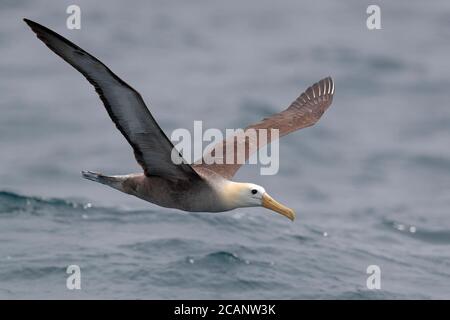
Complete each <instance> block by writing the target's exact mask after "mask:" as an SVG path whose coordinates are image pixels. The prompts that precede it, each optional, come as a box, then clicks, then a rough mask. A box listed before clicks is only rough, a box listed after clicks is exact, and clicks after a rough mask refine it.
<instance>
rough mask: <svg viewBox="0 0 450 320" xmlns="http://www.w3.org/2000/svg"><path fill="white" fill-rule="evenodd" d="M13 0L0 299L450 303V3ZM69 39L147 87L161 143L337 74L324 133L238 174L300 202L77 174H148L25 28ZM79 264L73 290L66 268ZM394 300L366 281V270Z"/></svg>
mask: <svg viewBox="0 0 450 320" xmlns="http://www.w3.org/2000/svg"><path fill="white" fill-rule="evenodd" d="M70 4H72V2H71V1H33V2H31V1H2V2H0V25H1V28H0V52H1V59H0V92H1V95H0V114H1V115H0V150H1V151H0V152H1V153H0V298H4V299H23V298H34V299H50V298H63V299H81V298H86V299H97V298H107V299H116V298H124V299H153V298H160V299H176V298H180V299H183V298H191V299H201V298H212V299H306V298H311V299H324V298H330V299H449V298H450V212H449V208H450V104H449V101H450V90H449V89H448V88H449V87H450V76H449V74H450V73H449V71H450V60H449V59H448V57H449V54H450V41H449V39H450V3H449V2H448V1H444V0H442V1H433V2H432V3H427V2H424V1H419V0H417V1H377V4H378V5H379V6H380V7H381V24H382V29H381V30H372V31H371V30H368V29H367V27H366V18H367V14H366V8H367V6H368V5H369V4H372V3H370V2H366V1H357V0H352V1H339V2H337V1H320V2H317V1H296V0H295V1H294V0H292V1H285V0H282V1H276V2H274V1H269V0H258V1H256V0H255V1H218V0H213V1H200V0H194V1H181V0H179V1H170V2H169V1H162V0H160V1H136V2H133V5H130V4H128V3H127V2H124V1H118V0H117V1H95V2H93V1H87V0H80V1H77V4H78V5H79V6H80V7H81V10H82V28H81V30H68V29H67V28H66V27H65V20H66V17H67V14H66V13H65V10H66V8H67V6H68V5H70ZM23 17H28V18H30V19H32V20H35V21H37V22H39V23H42V24H44V25H46V26H48V27H50V28H52V29H54V30H55V31H57V32H58V33H61V34H62V35H64V36H66V37H68V38H69V39H71V40H72V41H74V42H75V43H77V44H78V45H80V46H81V47H83V48H85V49H86V50H87V51H89V52H90V53H92V54H94V55H95V56H97V57H98V58H100V59H101V60H102V61H104V62H105V63H106V64H107V65H108V66H109V67H110V68H111V69H112V70H113V71H114V72H116V73H117V74H118V75H119V76H120V77H122V79H124V80H125V81H127V82H128V83H130V84H131V85H132V86H133V87H135V88H136V89H137V90H139V91H140V92H141V94H142V95H143V97H144V99H145V101H146V102H147V104H148V105H149V107H150V110H151V112H152V113H153V115H154V116H155V118H156V119H157V120H158V121H159V123H160V125H161V126H162V128H163V129H164V130H165V132H166V133H167V134H170V132H171V131H172V130H174V129H176V128H187V129H191V128H192V127H193V121H194V120H203V121H204V127H205V128H219V129H225V128H239V127H244V126H245V125H247V124H248V123H251V122H253V121H257V120H259V119H261V118H262V117H265V116H267V115H270V114H271V113H275V112H278V111H279V110H282V109H283V108H284V107H285V106H287V105H288V104H289V103H290V102H291V101H292V100H293V99H295V98H296V97H297V96H298V95H299V94H300V93H301V92H302V91H303V90H304V89H305V88H306V87H307V86H309V85H310V84H312V83H314V82H316V81H318V80H319V79H321V78H323V77H325V76H328V75H331V76H332V77H333V78H334V80H335V83H336V94H335V98H334V101H333V104H332V106H331V108H330V109H329V110H328V111H327V112H326V114H325V115H324V116H323V117H322V119H321V120H320V121H319V123H318V124H317V125H316V126H314V127H312V128H308V129H305V130H302V131H301V132H297V133H294V134H292V135H289V136H287V137H284V138H283V139H282V140H281V143H280V155H281V164H280V171H279V173H278V174H277V175H274V176H261V175H259V168H258V167H257V166H254V165H253V166H252V165H248V166H244V167H242V169H241V170H240V171H239V172H238V174H237V175H236V176H235V180H237V181H248V182H254V183H258V184H260V185H262V186H264V187H265V188H266V190H267V191H268V192H269V193H271V194H272V195H273V196H274V198H276V199H278V200H280V202H282V203H285V204H286V205H288V206H290V207H292V208H294V209H295V210H296V212H297V215H298V218H297V220H296V221H295V222H294V223H291V222H290V221H289V220H287V219H285V218H283V217H281V216H279V215H277V214H273V213H271V212H269V211H267V210H265V209H260V208H251V209H239V210H234V211H231V212H227V213H222V214H217V213H216V214H212V213H185V212H181V211H178V210H172V209H166V208H160V207H157V206H155V205H152V204H149V203H146V202H143V201H141V200H138V199H135V198H132V197H130V196H127V195H124V194H120V193H119V192H117V191H115V190H113V189H109V188H107V187H105V186H103V185H100V184H95V183H93V182H90V181H87V180H84V179H82V178H81V175H80V171H81V170H94V171H100V172H104V173H106V174H125V173H130V172H139V170H140V168H139V166H138V165H137V164H136V162H135V160H134V157H133V155H132V152H131V148H130V147H129V146H128V145H127V143H126V141H125V139H123V137H122V136H121V135H120V133H119V132H118V131H117V130H116V129H115V127H114V125H113V124H112V122H111V121H110V119H109V118H108V116H107V114H106V112H105V110H104V108H103V106H102V104H101V102H100V100H99V99H98V97H97V96H96V94H95V92H94V90H93V89H92V88H91V86H90V85H89V84H88V83H87V81H86V80H85V79H84V78H83V77H82V76H81V75H80V74H78V72H76V71H75V70H74V69H72V68H71V67H70V66H68V65H67V64H66V63H65V62H64V61H62V60H61V59H60V58H58V57H57V56H55V55H54V54H53V53H52V52H50V51H49V50H48V49H47V48H46V47H45V46H44V45H43V44H42V43H41V42H40V41H39V40H37V39H36V38H35V36H34V35H33V34H32V33H31V31H30V30H29V29H28V27H27V26H26V25H25V24H24V23H23V21H22V18H23ZM72 264H75V265H78V266H80V269H81V290H68V289H67V288H66V279H67V277H68V274H67V273H66V268H67V266H69V265H72ZM370 265H377V266H379V267H380V270H381V289H379V290H376V289H375V290H370V289H368V288H367V286H366V280H367V277H368V276H369V275H368V274H367V273H366V270H367V267H368V266H370Z"/></svg>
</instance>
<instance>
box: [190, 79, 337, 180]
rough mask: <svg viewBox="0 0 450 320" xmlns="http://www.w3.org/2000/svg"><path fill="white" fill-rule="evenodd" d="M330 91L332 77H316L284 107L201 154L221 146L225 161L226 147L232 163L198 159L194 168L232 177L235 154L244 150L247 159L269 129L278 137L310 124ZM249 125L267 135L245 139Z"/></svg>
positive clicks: (325, 105) (324, 106) (329, 98)
mask: <svg viewBox="0 0 450 320" xmlns="http://www.w3.org/2000/svg"><path fill="white" fill-rule="evenodd" d="M333 95H334V82H333V79H331V77H327V78H325V79H322V80H320V81H319V82H317V83H315V84H313V85H312V86H310V87H309V88H308V89H306V90H305V92H303V93H302V94H301V95H300V96H299V97H298V98H297V99H296V100H295V101H294V102H292V104H291V105H290V106H289V107H288V108H287V109H286V110H284V111H282V112H280V113H277V114H274V115H272V116H270V117H268V118H265V119H263V120H262V121H260V122H257V123H254V124H252V125H250V126H248V127H247V128H245V129H244V134H243V135H240V136H237V135H235V136H231V137H229V138H227V139H225V140H223V141H222V142H219V143H218V144H217V145H216V146H214V147H213V148H212V149H211V152H210V153H209V154H206V155H205V157H210V156H212V157H214V156H215V151H216V150H222V151H223V152H224V157H223V159H224V161H223V162H225V160H226V158H227V157H226V150H234V163H232V164H227V163H223V164H218V163H213V164H207V162H205V161H202V163H201V164H197V165H196V166H194V168H195V167H202V168H207V169H209V170H212V171H214V172H216V173H218V174H220V175H222V176H223V177H225V178H227V179H230V178H232V177H233V176H234V175H235V173H236V172H237V171H238V170H239V168H240V167H241V165H242V163H237V159H239V156H240V155H239V154H238V153H239V152H245V154H244V155H243V157H244V158H245V160H246V161H247V160H248V159H249V158H250V156H251V155H252V154H253V153H254V152H256V151H257V150H258V149H259V148H262V147H263V146H264V145H266V144H269V143H270V142H271V141H272V137H271V135H270V131H269V130H270V129H278V130H279V131H278V132H279V137H280V138H281V137H282V136H285V135H287V134H289V133H291V132H293V131H297V130H300V129H302V128H306V127H309V126H312V125H314V124H315V123H316V122H317V121H318V120H319V119H320V117H321V116H322V115H323V113H324V112H325V111H326V110H327V109H328V107H329V106H330V105H331V102H332V101H333ZM249 129H256V131H258V130H259V129H267V130H268V133H269V135H268V138H267V139H266V140H264V139H262V140H261V141H260V140H258V139H259V138H258V136H256V140H255V139H249V136H250V135H246V133H248V132H249ZM205 157H204V158H205ZM230 158H231V157H230Z"/></svg>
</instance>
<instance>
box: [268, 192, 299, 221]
mask: <svg viewBox="0 0 450 320" xmlns="http://www.w3.org/2000/svg"><path fill="white" fill-rule="evenodd" d="M262 205H263V207H264V208H267V209H270V210H273V211H275V212H278V213H280V214H282V215H283V216H285V217H287V218H289V219H291V220H292V221H294V219H295V212H294V210H292V209H289V208H288V207H286V206H283V205H282V204H281V203H279V202H277V201H275V199H273V198H272V197H271V196H269V195H268V194H267V193H264V194H263V197H262Z"/></svg>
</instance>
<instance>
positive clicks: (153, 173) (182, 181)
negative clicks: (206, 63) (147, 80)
mask: <svg viewBox="0 0 450 320" xmlns="http://www.w3.org/2000/svg"><path fill="white" fill-rule="evenodd" d="M24 21H25V22H26V23H27V24H28V26H30V28H31V29H32V30H33V31H34V32H35V33H36V35H37V37H38V38H39V39H40V40H42V41H43V42H44V43H45V44H46V45H47V47H49V48H50V50H52V51H53V52H54V53H56V54H57V55H58V56H60V57H61V58H63V59H64V60H65V61H66V62H68V63H69V64H70V65H72V66H73V67H74V68H75V69H77V70H78V71H79V72H81V74H83V76H84V77H86V79H87V80H88V81H89V82H90V83H91V84H92V85H93V86H94V87H95V90H96V92H97V93H98V95H99V96H100V99H101V100H102V101H103V104H104V105H105V108H106V111H107V112H108V114H109V116H110V117H111V119H112V121H113V122H114V123H115V125H116V127H117V128H118V129H119V131H120V132H121V133H122V134H123V136H124V137H125V139H126V140H127V141H128V143H129V144H130V145H131V147H132V148H133V151H134V155H135V158H136V160H137V162H138V163H139V164H140V165H141V166H142V168H143V173H137V174H128V175H115V176H107V175H103V174H99V173H94V172H91V171H83V172H82V175H83V177H84V178H86V179H89V180H93V181H96V182H99V183H102V184H105V185H108V186H110V187H112V188H115V189H117V190H119V191H122V192H124V193H127V194H130V195H133V196H136V197H138V198H141V199H143V200H146V201H149V202H152V203H154V204H157V205H159V206H163V207H169V208H176V209H180V210H184V211H205V212H222V211H228V210H232V209H236V208H241V207H256V206H263V207H265V208H268V209H271V210H273V211H275V212H278V213H280V214H282V215H284V216H286V217H287V218H289V219H291V220H294V218H295V212H294V211H293V210H292V209H290V208H288V207H286V206H284V205H282V204H280V203H279V202H277V201H275V200H274V199H273V198H272V197H271V196H269V194H268V193H267V192H266V191H265V189H264V188H263V187H261V186H259V185H256V184H253V183H238V182H233V181H231V180H230V179H231V178H232V177H233V176H234V174H235V173H236V171H237V170H238V169H239V168H240V166H241V164H228V163H224V164H218V163H212V164H206V163H200V164H193V165H189V164H187V163H185V162H181V163H179V164H176V163H175V162H174V161H172V158H171V152H172V150H173V148H174V146H173V145H172V143H171V141H170V140H169V139H168V138H167V136H166V135H165V134H164V132H163V131H162V130H161V128H160V127H159V125H158V123H157V122H156V121H155V119H154V118H153V116H152V115H151V113H150V111H149V110H148V109H147V107H146V105H145V103H144V100H143V99H142V97H141V95H140V94H139V93H138V92H137V91H136V90H134V89H133V88H132V87H131V86H129V85H128V84H127V83H125V82H124V81H123V80H122V79H120V78H119V77H118V76H117V75H115V74H114V73H113V72H112V71H111V70H110V69H109V68H108V67H107V66H106V65H104V64H103V63H102V62H101V61H100V60H98V59H97V58H95V57H94V56H92V55H90V54H89V53H87V52H86V51H84V50H83V49H81V48H80V47H78V46H77V45H75V44H73V43H72V42H70V41H69V40H67V39H66V38H64V37H62V36H61V35H59V34H57V33H56V32H54V31H52V30H50V29H48V28H46V27H44V26H42V25H40V24H38V23H36V22H33V21H30V20H28V19H24ZM333 94H334V83H333V80H332V79H331V78H330V77H327V78H325V79H322V80H320V81H319V82H317V83H315V84H313V85H312V86H311V87H309V88H308V89H307V90H306V91H305V92H304V93H302V94H301V95H300V96H299V97H298V98H297V99H296V100H295V101H294V102H293V103H292V104H291V105H290V106H289V107H288V108H287V109H286V110H284V111H282V112H280V113H277V114H274V115H272V116H270V117H269V118H265V119H264V120H262V121H260V122H257V123H255V124H252V125H250V126H248V127H247V128H245V129H244V132H246V130H249V129H257V130H258V129H278V130H279V137H281V136H284V135H286V134H288V133H291V132H293V131H296V130H299V129H302V128H305V127H309V126H312V125H313V124H315V123H316V122H317V121H318V120H319V118H320V117H321V116H322V114H323V113H324V112H325V110H326V109H327V108H328V107H329V106H330V104H331V102H332V100H333ZM270 142H271V138H270V136H269V137H268V139H267V141H266V144H268V143H270ZM220 143H221V144H222V145H226V144H232V145H234V148H237V147H238V144H244V148H245V150H246V151H247V152H246V153H245V159H246V160H248V159H249V157H250V155H251V153H252V152H254V151H255V148H250V147H251V146H250V144H251V143H250V142H249V140H248V139H243V140H242V139H240V140H239V139H234V137H228V138H225V140H224V141H222V142H220ZM241 146H242V145H241ZM259 147H262V144H261V145H258V147H256V149H257V148H259ZM251 149H252V151H251V152H250V150H251ZM226 150H228V149H226Z"/></svg>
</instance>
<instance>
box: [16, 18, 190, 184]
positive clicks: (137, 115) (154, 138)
mask: <svg viewBox="0 0 450 320" xmlns="http://www.w3.org/2000/svg"><path fill="white" fill-rule="evenodd" d="M24 21H25V22H26V23H27V24H28V25H29V26H30V28H31V29H32V30H33V31H34V32H35V33H36V35H37V37H38V38H39V39H40V40H42V41H43V42H44V43H45V44H46V45H47V47H49V48H50V49H51V50H52V51H53V52H54V53H56V54H57V55H58V56H60V57H61V58H63V59H64V60H65V61H66V62H68V63H69V64H70V65H72V66H73V67H74V68H75V69H76V70H78V71H79V72H80V73H82V74H83V75H84V76H85V77H86V79H87V80H88V81H89V82H90V83H91V84H92V85H93V86H94V88H95V90H96V92H97V93H98V95H99V97H100V99H101V100H102V101H103V104H104V105H105V108H106V110H107V112H108V114H109V116H110V117H111V119H112V121H113V122H114V123H115V125H116V127H117V128H118V129H119V131H120V132H121V133H122V134H123V136H124V137H125V139H126V140H127V141H128V143H129V144H130V145H131V146H132V147H133V150H134V154H135V157H136V160H137V162H138V163H139V164H140V165H141V166H142V168H143V169H144V172H145V174H146V175H147V176H150V175H155V176H161V177H165V178H170V179H177V180H179V179H181V180H184V179H192V178H199V176H198V175H197V173H196V172H195V171H194V170H193V169H192V167H191V166H190V165H188V164H185V163H182V164H179V165H177V164H175V163H173V162H172V159H171V152H172V149H173V145H172V143H171V142H170V140H169V139H168V138H167V136H166V135H165V134H164V132H163V131H162V130H161V128H160V127H159V125H158V123H157V122H156V121H155V119H154V118H153V116H152V115H151V113H150V111H149V110H148V108H147V107H146V105H145V103H144V100H143V99H142V97H141V95H140V94H139V93H138V92H137V91H136V90H134V89H133V88H132V87H131V86H129V85H128V84H127V83H125V82H124V81H123V80H122V79H120V78H119V77H118V76H116V75H115V74H114V73H113V72H112V71H111V70H110V69H109V68H108V67H107V66H106V65H104V64H103V63H102V62H101V61H100V60H98V59H97V58H95V57H94V56H92V55H90V54H89V53H87V52H86V51H84V50H83V49H81V48H80V47H78V46H77V45H75V44H73V43H72V42H70V41H69V40H67V39H66V38H64V37H62V36H61V35H59V34H57V33H56V32H54V31H52V30H50V29H48V28H46V27H44V26H42V25H40V24H38V23H36V22H33V21H30V20H28V19H24Z"/></svg>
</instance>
